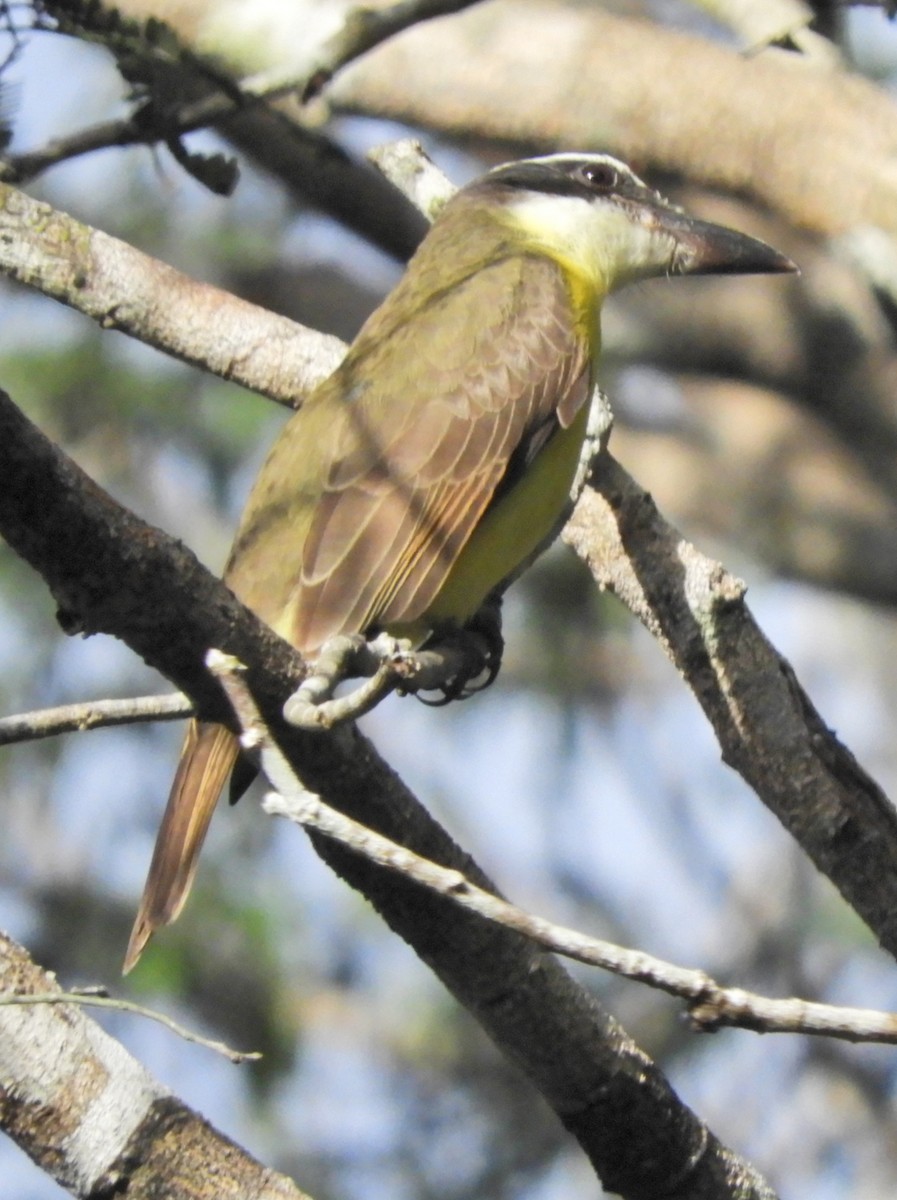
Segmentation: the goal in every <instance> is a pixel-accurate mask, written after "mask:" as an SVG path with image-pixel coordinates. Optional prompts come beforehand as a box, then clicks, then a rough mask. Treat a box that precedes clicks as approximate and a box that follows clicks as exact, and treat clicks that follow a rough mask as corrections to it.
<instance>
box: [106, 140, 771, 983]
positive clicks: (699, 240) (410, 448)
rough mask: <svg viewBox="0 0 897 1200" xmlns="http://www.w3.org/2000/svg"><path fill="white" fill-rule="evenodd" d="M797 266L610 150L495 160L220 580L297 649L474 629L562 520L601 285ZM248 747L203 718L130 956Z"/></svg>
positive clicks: (291, 437) (595, 339) (294, 436)
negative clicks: (684, 207) (477, 617)
mask: <svg viewBox="0 0 897 1200" xmlns="http://www.w3.org/2000/svg"><path fill="white" fill-rule="evenodd" d="M792 269H793V264H792V263H791V262H790V261H789V260H788V259H786V258H784V257H783V256H782V255H781V254H779V253H777V252H776V251H775V250H773V249H771V248H770V247H769V246H766V245H764V244H763V243H762V242H758V241H756V240H754V239H753V238H749V237H746V236H745V235H743V234H740V233H736V232H734V231H733V230H730V229H725V228H723V227H721V226H718V225H711V224H708V223H707V222H704V221H699V220H694V219H692V218H690V217H688V216H686V215H684V214H683V213H682V212H680V211H679V210H678V209H676V208H674V207H672V206H671V205H670V204H668V203H667V202H666V201H664V199H663V198H662V197H661V196H659V195H658V194H657V193H656V192H654V191H652V190H651V189H650V188H648V187H647V186H646V185H645V184H644V183H642V181H641V180H640V179H638V178H637V177H636V176H635V175H634V174H633V173H632V171H630V170H629V168H628V167H626V166H624V165H623V164H622V163H620V162H617V161H616V160H615V159H613V158H610V157H608V156H606V155H599V154H553V155H550V156H548V157H545V158H533V159H526V160H524V161H521V162H513V163H508V164H507V165H505V166H501V167H497V168H496V169H495V170H493V171H490V172H489V173H488V174H487V175H485V176H484V177H482V178H480V179H477V180H476V181H475V182H473V183H471V184H469V185H468V186H467V187H465V188H463V189H462V190H461V191H459V192H458V193H457V194H456V195H455V196H454V197H453V198H452V199H451V200H450V201H449V202H448V203H447V204H446V206H445V208H444V209H443V210H442V212H441V213H440V215H439V217H438V218H437V220H436V221H435V223H434V225H433V227H432V229H431V230H430V232H429V233H428V235H427V237H426V238H425V239H424V241H423V242H422V244H421V246H420V248H419V249H418V251H417V253H416V254H415V255H414V257H413V258H412V260H411V262H410V263H409V265H408V269H407V271H406V272H405V275H404V276H403V278H402V279H401V281H400V282H399V284H398V286H397V287H396V288H395V289H394V291H393V292H392V293H391V294H390V295H389V296H388V297H387V298H386V300H385V301H384V302H383V304H382V305H381V306H380V307H379V308H378V309H377V311H376V312H375V313H374V314H373V315H372V316H371V317H370V318H369V319H368V320H367V322H366V323H365V325H364V327H363V328H362V330H361V332H360V333H359V334H358V337H357V338H356V339H355V341H354V342H353V344H352V346H351V348H350V349H349V352H348V354H347V355H346V357H345V359H344V360H343V363H342V364H341V366H340V367H339V368H338V369H337V370H336V371H335V372H334V374H333V375H331V376H330V378H329V379H327V380H326V381H325V382H323V383H322V384H321V385H320V386H319V387H318V388H317V389H316V390H315V391H314V393H313V394H312V395H311V396H310V397H309V399H308V400H307V401H306V402H305V404H304V405H303V406H302V408H301V409H300V410H299V411H298V412H297V413H296V414H295V416H293V417H292V419H291V420H290V421H289V422H288V423H287V424H286V426H285V427H284V429H283V431H282V432H281V434H280V436H279V437H278V439H277V441H276V442H275V444H274V448H273V449H272V451H271V453H270V455H269V457H268V460H267V462H266V463H265V465H264V466H263V467H262V470H261V473H260V475H259V477H258V479H257V480H256V483H255V486H254V488H253V490H252V493H251V495H250V497H249V502H248V504H247V506H246V510H245V512H244V514H243V518H242V521H241V523H240V528H239V530H238V532H237V536H236V540H235V542H234V547H233V550H232V552H231V556H230V560H229V562H228V564H227V568H226V571H225V575H224V578H225V580H226V582H227V583H228V585H229V586H230V587H231V588H232V589H233V591H234V592H235V593H236V594H237V596H239V597H240V599H241V600H243V601H244V602H245V603H246V604H247V605H248V606H249V607H250V608H252V609H253V610H254V611H255V612H256V613H257V614H258V615H259V616H260V617H262V618H263V619H264V620H265V621H267V622H268V623H269V624H270V625H271V626H273V628H274V629H275V630H277V632H278V633H280V634H281V635H282V636H283V637H284V638H286V639H287V641H289V642H291V643H292V644H293V645H294V646H296V647H297V648H298V649H299V650H300V651H302V652H303V653H304V654H306V655H311V654H314V653H315V651H316V650H318V648H319V647H320V646H321V644H322V643H323V642H324V641H325V640H326V639H327V638H329V637H331V636H332V635H335V634H338V633H358V632H363V633H369V632H374V631H376V630H379V629H384V628H386V629H388V630H389V631H390V632H395V633H399V634H400V633H403V632H405V633H410V634H411V635H412V637H414V638H415V639H416V640H418V641H420V640H421V638H422V637H423V636H425V635H426V634H427V632H428V631H429V630H431V629H432V628H433V626H434V625H437V626H438V625H444V624H445V623H446V622H454V623H457V624H458V625H463V624H464V623H465V622H466V621H468V620H469V619H470V618H471V617H473V616H474V614H475V613H476V612H477V610H478V609H479V608H480V606H481V604H482V603H483V601H484V600H485V598H486V597H487V596H488V595H489V594H490V593H491V592H493V590H494V589H496V588H497V587H499V586H500V585H501V584H502V582H503V581H504V580H506V579H507V578H508V577H509V576H511V575H513V574H514V572H515V570H516V569H517V568H518V567H519V566H520V564H521V563H523V562H525V561H526V560H527V559H528V558H529V557H531V556H532V554H533V553H534V552H535V551H536V550H537V549H538V548H539V547H540V546H541V545H542V544H543V543H544V542H545V541H546V540H547V539H548V538H549V537H550V535H551V533H552V532H553V531H554V530H556V527H557V524H558V519H559V517H561V515H562V514H563V512H564V509H565V505H566V503H567V498H568V494H569V491H570V487H571V483H572V480H573V476H574V473H575V470H576V465H577V460H578V457H579V453H580V449H581V446H582V442H583V438H584V434H585V428H586V422H587V418H588V407H589V404H588V401H589V398H590V396H591V393H592V388H593V385H594V383H595V368H596V363H597V359H598V354H599V349H600V345H601V338H600V329H599V316H600V312H601V306H602V304H603V302H604V299H605V297H606V296H607V294H608V293H609V292H610V291H612V290H613V289H614V288H618V287H620V286H621V285H623V284H625V283H629V282H631V281H632V280H637V279H645V278H647V277H649V276H655V275H657V276H659V275H689V274H692V275H694V274H711V273H723V272H742V273H750V272H772V271H788V270H792ZM237 751H238V743H237V739H236V737H235V736H234V735H233V734H232V733H231V732H230V731H229V730H227V729H225V728H224V727H223V726H221V725H213V724H210V723H207V722H204V721H191V723H190V727H189V731H188V733H187V737H186V741H185V744H184V748H183V751H182V754H181V760H180V765H179V767H178V771H177V775H176V777H175V780H174V784H173V786H172V790H171V796H170V798H169V801H168V808H167V810H166V812H165V817H164V820H163V822H162V827H161V829H160V831H159V837H158V840H157V843H156V849H155V853H154V855H153V861H152V865H151V867H150V872H149V877H148V880H147V884H146V889H145V892H144V895H143V900H142V902H141V906H140V912H139V914H138V917H137V921H136V923H135V926H134V931H133V934H132V936H131V942H130V946H129V948H128V955H127V959H126V969H130V967H131V966H133V964H134V963H135V962H136V961H137V958H138V957H139V955H140V952H141V950H142V949H143V947H144V945H145V944H146V941H147V939H148V938H149V937H150V935H151V934H152V932H153V931H154V930H155V929H156V928H157V927H158V926H160V925H164V924H166V923H167V922H169V921H172V920H174V918H175V917H176V916H177V915H178V913H179V912H180V910H181V907H182V906H183V904H184V901H185V899H186V896H187V893H188V891H189V888H190V884H191V881H192V878H193V873H194V870H195V867H196V860H197V857H198V854H199V851H200V848H201V846H202V841H203V838H204V836H205V833H206V829H207V828H208V824H209V820H210V818H211V815H212V811H213V809H214V806H215V803H216V801H217V799H218V796H219V793H220V792H221V790H222V787H223V785H224V783H225V780H226V778H227V776H228V773H229V772H230V770H231V768H232V767H233V765H234V762H235V760H236V757H237Z"/></svg>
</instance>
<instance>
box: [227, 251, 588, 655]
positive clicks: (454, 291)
mask: <svg viewBox="0 0 897 1200" xmlns="http://www.w3.org/2000/svg"><path fill="white" fill-rule="evenodd" d="M584 341H585V339H584V338H582V336H581V335H580V334H579V333H578V331H577V329H576V326H575V321H574V316H573V312H572V308H571V301H570V296H569V292H568V289H567V286H566V284H565V281H564V278H563V275H562V272H561V270H560V269H559V268H558V267H557V266H556V265H555V264H554V263H552V262H551V261H550V260H548V259H545V258H540V257H527V256H517V257H509V258H504V259H501V260H499V261H497V262H495V263H493V264H491V265H490V266H488V267H485V268H483V269H481V270H479V271H477V272H476V273H474V274H472V275H471V276H469V277H468V278H466V279H464V280H462V281H461V282H460V283H458V284H456V285H455V286H454V287H452V288H451V289H449V290H448V291H447V292H445V293H444V294H442V295H440V296H438V297H437V298H436V299H431V300H430V301H429V302H428V303H427V304H425V305H424V306H423V307H422V308H421V309H420V310H418V311H417V312H415V313H414V314H412V316H411V317H410V319H407V320H405V321H404V322H403V323H402V324H398V325H394V326H393V327H392V328H391V330H390V335H389V336H388V337H386V338H385V339H376V338H371V339H368V340H366V339H365V337H364V333H362V335H361V336H360V337H359V339H358V340H357V341H356V343H355V345H354V346H353V348H352V350H351V351H350V354H349V355H348V356H347V359H346V360H345V362H344V364H343V366H342V367H341V368H340V370H339V371H337V372H336V374H335V375H334V376H332V377H331V380H329V381H328V382H327V383H325V384H324V385H322V387H321V388H319V389H318V391H317V392H316V393H315V395H314V396H313V397H312V399H311V401H309V403H308V404H307V405H306V406H305V408H304V409H303V410H301V411H300V412H299V413H298V414H297V415H296V416H295V417H293V419H292V421H291V423H290V425H289V426H287V428H286V429H285V430H284V432H283V433H282V434H281V437H280V439H279V440H278V442H277V443H276V445H275V447H274V450H273V451H272V454H271V456H270V458H269V460H268V463H267V464H266V465H265V467H264V468H263V470H262V473H261V475H260V477H259V480H258V482H257V484H256V488H255V490H254V492H253V495H252V497H251V498H250V502H249V504H248V505H247V513H246V516H245V517H244V521H243V525H242V526H241V530H240V532H239V533H238V537H237V541H236V543H235V550H234V554H233V557H232V560H231V564H230V566H229V568H228V573H227V577H228V581H229V582H230V583H231V586H232V587H234V590H235V591H237V593H238V594H239V595H241V596H242V598H243V599H244V600H246V602H247V603H249V604H250V605H251V606H252V607H254V608H255V609H256V611H258V612H260V614H261V615H262V616H264V617H265V618H266V619H267V620H268V621H269V622H270V623H271V624H273V625H275V627H276V628H278V629H279V630H280V632H281V633H283V634H284V636H287V637H289V638H290V640H291V641H293V643H294V644H295V645H297V646H298V647H299V648H300V649H303V650H306V651H311V650H314V649H316V648H317V647H318V646H319V645H320V644H321V643H322V642H323V641H324V640H325V639H326V638H327V637H329V636H331V635H333V634H335V633H339V632H358V631H363V630H365V629H367V628H369V627H370V626H372V625H375V624H393V623H401V622H410V621H415V620H417V619H418V618H419V617H421V616H422V615H424V614H425V613H426V611H427V608H428V606H429V605H430V604H431V603H432V601H433V599H434V597H435V596H436V595H437V593H438V592H439V589H440V587H441V586H442V584H443V583H444V582H445V579H446V576H447V575H448V573H449V571H450V569H451V566H452V564H453V563H454V561H455V560H456V558H457V556H458V554H459V552H460V550H461V548H462V547H463V546H464V544H465V543H466V541H467V539H468V538H469V537H470V535H471V532H472V531H473V529H474V528H475V527H476V525H477V523H478V522H479V521H480V520H481V518H482V517H483V514H484V513H485V512H486V511H487V509H488V508H489V505H490V504H491V503H492V502H493V501H494V499H495V497H496V495H497V494H499V492H500V490H501V488H502V486H503V481H505V482H506V477H507V474H508V471H509V469H513V468H514V467H515V462H516V459H515V456H517V457H518V458H519V456H520V453H521V448H523V450H524V451H525V449H526V448H527V446H528V445H529V439H530V438H531V437H533V436H534V435H535V434H536V433H537V431H541V434H540V436H541V437H542V440H543V441H544V440H545V439H546V436H547V435H546V432H545V431H546V429H548V430H549V433H550V428H556V427H557V426H558V425H560V426H562V427H565V426H567V425H569V424H570V422H571V421H572V419H573V417H574V416H575V414H576V411H577V410H578V409H579V408H580V407H581V405H582V403H583V401H584V398H585V395H586V392H587V388H585V387H583V386H582V380H583V376H584V375H586V374H587V372H588V359H587V349H586V347H585V346H584V344H583V343H584ZM384 381H388V382H387V383H384ZM310 444H316V446H317V451H318V453H317V454H316V455H314V456H309V455H308V453H307V447H308V446H309V445H310ZM536 445H537V443H536V442H533V446H536ZM518 465H525V464H518ZM290 526H292V528H293V530H294V533H295V538H296V543H297V544H296V549H295V552H294V553H295V561H296V563H297V566H296V569H295V571H294V572H292V573H286V574H288V575H289V581H288V584H287V585H284V584H283V583H280V584H279V586H278V587H277V588H276V589H275V590H276V592H277V596H276V598H275V599H273V600H271V599H269V597H268V596H267V595H265V594H262V593H261V590H260V589H259V587H258V586H257V584H256V582H255V581H256V578H257V576H258V575H259V571H260V564H261V562H262V561H263V560H264V558H265V555H266V554H267V553H268V550H269V548H273V549H274V550H275V552H277V553H279V554H280V555H281V556H282V555H283V552H284V551H283V547H284V546H285V545H286V544H287V542H288V534H287V529H288V528H289V527H290ZM278 569H279V572H280V575H281V577H283V575H284V574H285V572H284V569H283V557H281V560H280V564H279V568H278ZM261 573H262V574H264V571H261ZM495 582H496V583H497V582H499V581H498V580H496V581H495ZM272 609H273V610H275V611H272ZM287 610H288V611H287Z"/></svg>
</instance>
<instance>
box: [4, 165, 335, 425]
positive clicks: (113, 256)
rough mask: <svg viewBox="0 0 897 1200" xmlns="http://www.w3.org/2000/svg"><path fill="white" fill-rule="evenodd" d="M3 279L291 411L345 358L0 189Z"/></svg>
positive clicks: (288, 324) (270, 316) (330, 342)
mask: <svg viewBox="0 0 897 1200" xmlns="http://www.w3.org/2000/svg"><path fill="white" fill-rule="evenodd" d="M0 272H2V273H3V274H5V275H7V276H8V277H9V278H10V279H15V280H17V281H18V282H20V283H24V284H27V285H28V286H29V287H32V288H36V289H37V290H39V291H41V292H43V293H44V294H45V295H47V296H51V297H52V298H53V299H54V300H59V301H61V302H62V303H63V304H67V305H69V307H71V308H74V309H77V310H78V311H79V312H82V313H84V315H85V316H88V317H90V318H91V319H92V320H94V321H96V322H97V323H98V324H99V325H101V326H102V327H103V328H104V329H118V330H121V331H122V332H125V333H127V334H128V335H129V336H130V337H134V338H136V339H137V340H138V341H141V342H145V343H146V344H147V345H149V346H154V347H156V348H157V349H160V350H164V352H165V353H166V354H169V355H171V356H172V357H173V358H179V359H181V360H183V361H184V362H188V363H192V364H193V365H195V366H200V367H203V368H204V369H205V370H207V371H210V372H211V373H212V374H214V375H219V376H220V377H221V378H222V379H229V380H233V381H234V382H235V383H241V384H243V385H245V386H246V387H251V388H253V390H255V391H257V392H261V393H262V394H263V395H266V396H270V397H271V399H274V400H279V401H281V402H282V403H285V404H292V403H293V402H294V401H295V400H296V399H297V398H298V397H299V396H300V395H301V393H302V392H303V391H304V390H306V389H307V388H308V387H310V386H312V385H313V384H314V383H317V382H318V381H319V380H320V379H321V378H323V377H324V376H325V375H328V374H329V373H330V372H331V371H332V370H333V368H334V367H335V366H336V364H337V363H338V362H339V360H340V359H341V358H342V355H343V352H344V347H343V345H342V343H341V342H340V341H339V339H338V338H333V337H328V336H327V335H325V334H321V333H317V332H315V331H313V330H308V329H303V327H302V326H301V325H297V324H296V323H295V322H294V321H290V320H288V319H287V318H286V317H279V316H277V315H276V314H275V313H272V312H270V311H268V310H267V309H263V308H259V307H258V306H256V305H254V304H249V303H247V301H245V300H240V299H238V298H237V297H236V296H234V295H233V294H231V293H230V292H224V291H222V290H221V289H220V288H216V287H212V286H211V285H210V284H206V283H199V282H198V281H197V280H195V279H191V278H190V277H189V276H187V275H183V274H182V273H181V272H180V271H176V270H175V269H174V268H173V267H169V266H167V265H166V264H165V263H162V262H160V261H159V260H158V259H154V258H151V257H150V256H149V255H146V254H142V253H141V252H140V251H139V250H135V249H134V247H133V246H129V245H128V243H127V242H122V241H120V240H119V239H118V238H114V237H110V236H109V235H108V234H105V233H103V232H101V231H100V230H98V229H92V228H91V227H90V226H89V225H83V224H81V222H79V221H76V220H75V219H74V218H73V217H70V216H68V215H67V214H66V213H62V212H59V211H58V210H57V209H53V208H51V207H50V206H49V205H48V204H41V203H39V202H38V201H36V200H32V199H31V197H30V196H27V195H25V193H24V192H20V191H17V190H16V189H14V188H12V187H10V186H9V185H7V184H0Z"/></svg>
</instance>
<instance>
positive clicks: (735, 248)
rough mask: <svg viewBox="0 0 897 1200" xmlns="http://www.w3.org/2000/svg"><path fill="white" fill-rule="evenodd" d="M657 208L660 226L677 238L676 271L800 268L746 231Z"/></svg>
mask: <svg viewBox="0 0 897 1200" xmlns="http://www.w3.org/2000/svg"><path fill="white" fill-rule="evenodd" d="M654 212H655V217H656V220H657V225H658V228H659V229H662V230H664V231H665V232H667V233H669V234H671V235H672V236H673V237H674V238H675V240H676V243H677V246H676V251H675V254H674V257H673V271H674V272H675V273H676V274H677V275H769V274H776V273H779V272H782V271H796V270H798V267H797V266H796V264H795V263H793V262H792V261H791V259H790V258H786V257H785V255H784V254H780V253H779V252H778V250H773V248H772V246H767V244H766V243H765V242H761V241H758V239H757V238H752V237H748V235H747V234H746V233H738V232H737V231H736V230H734V229H727V228H726V226H725V225H712V224H711V223H710V222H709V221H699V220H697V219H696V218H694V217H688V216H685V215H684V214H683V213H678V212H675V211H673V210H672V209H665V208H657V209H655V210H654Z"/></svg>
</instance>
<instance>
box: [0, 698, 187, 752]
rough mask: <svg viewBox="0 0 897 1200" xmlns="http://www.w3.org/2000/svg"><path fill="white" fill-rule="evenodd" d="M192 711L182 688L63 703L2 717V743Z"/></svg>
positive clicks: (161, 718)
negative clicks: (165, 692) (124, 696)
mask: <svg viewBox="0 0 897 1200" xmlns="http://www.w3.org/2000/svg"><path fill="white" fill-rule="evenodd" d="M192 711H193V705H192V704H191V703H190V700H189V699H188V698H187V697H186V696H185V695H184V694H183V692H174V693H173V694H170V695H166V696H132V697H130V698H128V699H124V700H85V701H84V702H83V703H80V704H62V705H60V706H59V707H58V708H42V709H40V710H39V711H37V712H27V713H15V714H14V715H12V716H9V717H0V746H12V745H15V744H16V743H17V742H34V741H37V740H38V739H40V738H46V737H55V736H56V735H57V734H60V733H84V732H85V731H86V730H88V729H105V728H108V727H109V726H110V725H133V724H135V723H136V722H138V721H176V720H178V719H180V718H182V717H187V716H189V715H190V714H191V713H192Z"/></svg>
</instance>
